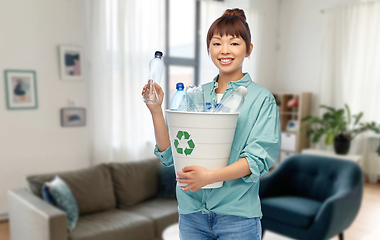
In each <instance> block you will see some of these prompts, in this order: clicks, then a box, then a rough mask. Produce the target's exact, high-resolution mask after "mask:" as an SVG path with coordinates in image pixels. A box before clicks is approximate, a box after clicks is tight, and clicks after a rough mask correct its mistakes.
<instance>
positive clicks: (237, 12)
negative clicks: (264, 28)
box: [222, 8, 247, 21]
mask: <svg viewBox="0 0 380 240" xmlns="http://www.w3.org/2000/svg"><path fill="white" fill-rule="evenodd" d="M224 16H237V17H240V18H242V19H244V21H247V19H246V17H245V14H244V11H243V10H242V9H239V8H234V9H227V10H226V11H225V12H224V13H223V15H222V17H224Z"/></svg>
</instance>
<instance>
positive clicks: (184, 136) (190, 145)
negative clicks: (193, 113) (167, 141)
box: [174, 131, 195, 156]
mask: <svg viewBox="0 0 380 240" xmlns="http://www.w3.org/2000/svg"><path fill="white" fill-rule="evenodd" d="M181 140H182V141H186V142H187V146H186V148H185V149H183V147H182V146H180V141H181ZM174 147H175V149H176V151H177V153H178V154H184V155H185V156H189V155H190V154H191V153H192V152H193V150H194V148H195V144H194V142H193V139H191V138H190V134H189V133H188V132H186V131H178V132H177V135H176V138H175V139H174Z"/></svg>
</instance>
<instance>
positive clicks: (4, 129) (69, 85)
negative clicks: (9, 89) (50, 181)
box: [0, 0, 90, 218]
mask: <svg viewBox="0 0 380 240" xmlns="http://www.w3.org/2000/svg"><path fill="white" fill-rule="evenodd" d="M79 2H80V1H74V0H54V1H51V0H27V1H25V0H1V1H0V29H1V37H0V72H1V73H0V76H1V83H0V96H1V97H0V149H1V151H0V218H2V217H4V216H5V213H6V212H7V198H6V192H7V190H8V189H11V188H20V187H25V186H26V181H25V176H26V175H30V174H39V173H47V172H58V171H66V170H72V169H78V168H82V167H87V166H89V162H90V160H89V138H88V127H75V128H62V127H61V126H60V118H59V111H60V108H62V107H67V106H68V100H69V99H70V100H71V101H73V102H74V103H75V106H78V107H87V106H88V101H87V97H88V96H87V95H88V91H87V80H84V81H80V82H69V81H62V80H60V78H59V65H58V64H59V61H58V48H57V47H58V45H60V44H70V45H80V46H83V44H84V31H83V26H82V22H83V21H82V19H81V16H82V14H81V8H80V4H79ZM5 69H27V70H34V71H36V73H37V95H38V109H35V110H8V109H7V107H6V99H5V89H4V85H5V84H4V81H5V80H4V77H3V76H4V74H3V72H4V70H5Z"/></svg>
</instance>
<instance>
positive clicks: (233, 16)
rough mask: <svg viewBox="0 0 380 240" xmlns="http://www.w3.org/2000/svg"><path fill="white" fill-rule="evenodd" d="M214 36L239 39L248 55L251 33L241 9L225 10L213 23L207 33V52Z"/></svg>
mask: <svg viewBox="0 0 380 240" xmlns="http://www.w3.org/2000/svg"><path fill="white" fill-rule="evenodd" d="M215 34H218V35H219V36H220V37H222V36H224V35H231V36H234V37H241V38H242V39H243V40H244V42H245V45H246V52H247V53H248V52H249V50H250V45H251V31H250V30H249V26H248V23H247V22H246V17H245V14H244V11H243V10H241V9H238V8H234V9H227V10H226V11H225V12H224V13H223V15H222V16H221V17H220V18H218V19H216V20H215V21H214V22H213V24H212V25H211V27H210V29H209V30H208V33H207V50H208V49H209V48H210V42H211V38H212V37H213V36H214V35H215Z"/></svg>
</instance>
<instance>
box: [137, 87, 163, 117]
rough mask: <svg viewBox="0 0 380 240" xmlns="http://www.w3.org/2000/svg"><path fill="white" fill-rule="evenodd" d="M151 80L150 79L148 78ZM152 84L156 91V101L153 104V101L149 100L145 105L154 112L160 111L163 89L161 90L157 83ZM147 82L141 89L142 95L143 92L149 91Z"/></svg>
mask: <svg viewBox="0 0 380 240" xmlns="http://www.w3.org/2000/svg"><path fill="white" fill-rule="evenodd" d="M150 81H152V80H150ZM153 84H154V88H155V89H156V93H157V97H158V103H156V104H154V103H151V102H147V103H146V106H147V107H148V109H149V111H150V112H151V113H152V114H154V113H161V112H162V108H161V105H162V102H163V100H164V91H163V90H162V88H161V87H160V85H158V84H157V83H153ZM148 87H149V84H146V85H145V86H144V87H143V90H142V93H141V95H142V96H144V93H145V92H146V91H149V88H148Z"/></svg>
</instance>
